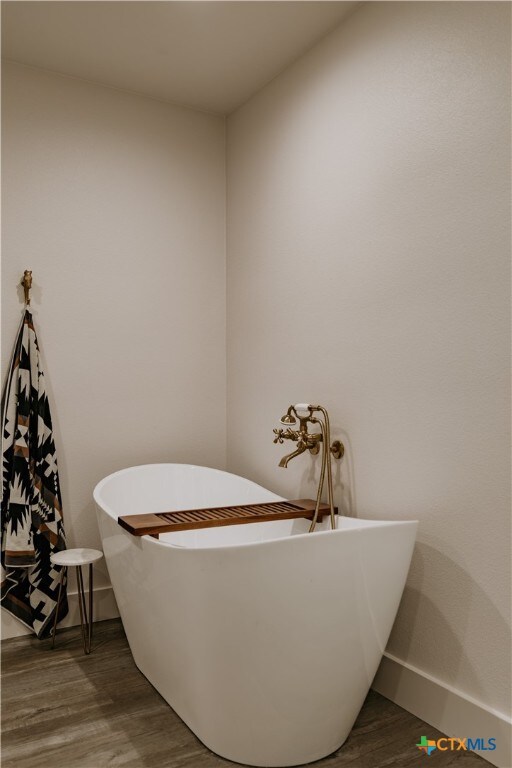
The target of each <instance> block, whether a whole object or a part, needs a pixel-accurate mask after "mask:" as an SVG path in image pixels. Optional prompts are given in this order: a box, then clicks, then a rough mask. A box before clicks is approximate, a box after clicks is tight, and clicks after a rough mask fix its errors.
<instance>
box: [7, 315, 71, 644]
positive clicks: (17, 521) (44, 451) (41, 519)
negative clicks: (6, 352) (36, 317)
mask: <svg viewBox="0 0 512 768" xmlns="http://www.w3.org/2000/svg"><path fill="white" fill-rule="evenodd" d="M1 429H2V433H1V434H2V501H1V526H2V548H1V564H2V567H1V581H2V584H1V603H2V606H3V607H4V608H6V609H7V610H8V611H9V612H10V613H12V614H13V615H14V616H16V617H17V618H18V619H19V620H20V621H22V622H23V623H24V624H26V625H27V626H28V627H30V629H32V630H33V631H34V632H35V634H36V635H37V636H38V637H46V636H48V634H49V633H50V631H51V627H52V624H53V619H54V618H55V610H56V606H57V594H58V586H59V581H60V576H61V567H60V566H56V565H52V563H51V562H50V555H51V554H52V553H53V552H58V551H59V550H62V549H65V548H66V542H65V538H64V526H63V520H62V503H61V494H60V486H59V475H58V471H57V457H56V453H55V444H54V441H53V431H52V421H51V417H50V408H49V404H48V397H47V395H46V391H45V382H44V375H43V371H42V368H41V360H40V355H39V347H38V344H37V338H36V334H35V331H34V324H33V320H32V315H31V313H30V310H28V309H26V310H25V314H24V317H23V321H22V324H21V327H20V331H19V334H18V337H17V339H16V345H15V348H14V354H13V357H12V360H11V364H10V366H9V372H8V375H7V380H6V383H5V387H4V391H3V393H2V404H1ZM67 612H68V605H67V597H66V590H65V585H64V587H63V594H62V598H61V607H60V609H59V621H60V619H62V618H64V616H65V615H66V614H67Z"/></svg>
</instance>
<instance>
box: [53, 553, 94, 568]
mask: <svg viewBox="0 0 512 768" xmlns="http://www.w3.org/2000/svg"><path fill="white" fill-rule="evenodd" d="M102 557H103V552H100V551H99V549H65V550H63V551H62V552H55V553H54V554H53V555H51V556H50V560H51V561H52V563H55V565H67V566H69V565H89V563H95V562H96V560H101V558H102Z"/></svg>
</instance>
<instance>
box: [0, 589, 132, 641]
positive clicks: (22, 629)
mask: <svg viewBox="0 0 512 768" xmlns="http://www.w3.org/2000/svg"><path fill="white" fill-rule="evenodd" d="M68 605H69V613H68V615H67V616H66V618H65V619H64V620H63V621H61V622H60V624H59V628H61V627H76V626H77V625H78V624H80V609H79V607H78V593H77V592H68ZM93 610H94V621H104V620H105V619H115V618H117V617H118V616H119V611H118V609H117V604H116V599H115V597H114V591H113V589H112V587H111V586H110V585H108V586H106V587H97V588H96V589H95V590H94V598H93ZM30 634H31V630H30V629H29V628H28V627H26V626H25V624H23V623H22V622H21V621H18V619H16V618H15V617H14V616H12V615H11V614H10V613H9V612H8V611H6V610H5V609H4V608H2V640H9V639H10V638H12V637H21V636H22V635H30Z"/></svg>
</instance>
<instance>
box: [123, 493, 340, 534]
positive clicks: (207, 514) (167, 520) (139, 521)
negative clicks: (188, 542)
mask: <svg viewBox="0 0 512 768" xmlns="http://www.w3.org/2000/svg"><path fill="white" fill-rule="evenodd" d="M337 512H338V510H337V509H336V508H335V513H336V514H337ZM314 513H315V502H314V501H312V500H311V499H297V500H295V501H273V502H269V503H266V504H241V505H238V506H232V507H209V508H207V509H185V510H182V511H176V512H158V513H156V514H146V515H124V516H123V517H119V518H118V520H117V522H118V523H119V525H120V526H121V528H124V529H125V530H127V531H129V533H131V534H133V535H134V536H147V535H150V536H155V537H156V538H158V534H160V533H173V532H174V531H189V530H193V529H196V528H216V527H218V526H221V525H240V524H243V523H268V522H271V521H273V520H293V519H295V518H301V517H305V518H307V519H308V520H312V519H313V515H314ZM328 514H330V508H329V507H328V506H327V504H321V505H320V509H319V510H318V518H317V519H318V522H321V521H322V520H323V517H324V515H328Z"/></svg>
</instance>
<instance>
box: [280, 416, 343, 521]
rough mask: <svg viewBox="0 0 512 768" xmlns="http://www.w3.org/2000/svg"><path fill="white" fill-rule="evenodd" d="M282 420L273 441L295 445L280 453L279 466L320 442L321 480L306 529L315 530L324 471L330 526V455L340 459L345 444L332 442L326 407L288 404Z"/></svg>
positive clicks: (313, 452) (332, 510)
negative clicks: (314, 426) (312, 429)
mask: <svg viewBox="0 0 512 768" xmlns="http://www.w3.org/2000/svg"><path fill="white" fill-rule="evenodd" d="M305 412H307V413H305ZM315 413H318V414H320V418H319V417H318V416H315V415H314V414H315ZM297 419H298V420H299V428H298V429H292V428H291V426H290V425H292V424H296V423H297ZM281 424H283V425H284V426H285V427H286V429H282V428H279V429H274V435H275V438H274V443H283V442H284V441H285V440H293V441H294V442H296V443H297V448H296V449H295V450H294V451H292V453H289V454H288V455H286V456H283V458H282V459H281V461H280V462H279V466H280V467H284V468H285V469H286V467H287V466H288V462H290V461H291V460H292V459H294V458H295V457H296V456H300V454H301V453H304V452H305V451H307V450H309V452H310V453H312V454H317V453H318V451H319V450H320V443H322V447H323V451H322V465H321V468H320V480H319V483H318V492H317V496H316V505H315V513H314V515H313V520H312V522H311V526H310V528H309V530H310V532H312V531H314V530H315V526H316V522H317V518H318V510H319V508H320V501H321V498H322V491H323V487H324V481H325V475H327V494H328V500H329V507H330V510H331V528H335V527H336V522H335V518H334V498H333V487H332V466H331V456H333V457H334V458H335V459H341V458H342V457H343V454H344V453H345V448H344V446H343V443H341V442H340V441H339V440H335V441H334V442H333V443H332V445H331V427H330V422H329V414H328V413H327V410H326V409H325V408H324V407H323V406H322V405H310V404H309V403H297V405H290V407H289V408H288V410H287V411H286V413H285V414H284V416H282V417H281ZM308 424H318V426H319V427H320V432H309V431H308Z"/></svg>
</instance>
